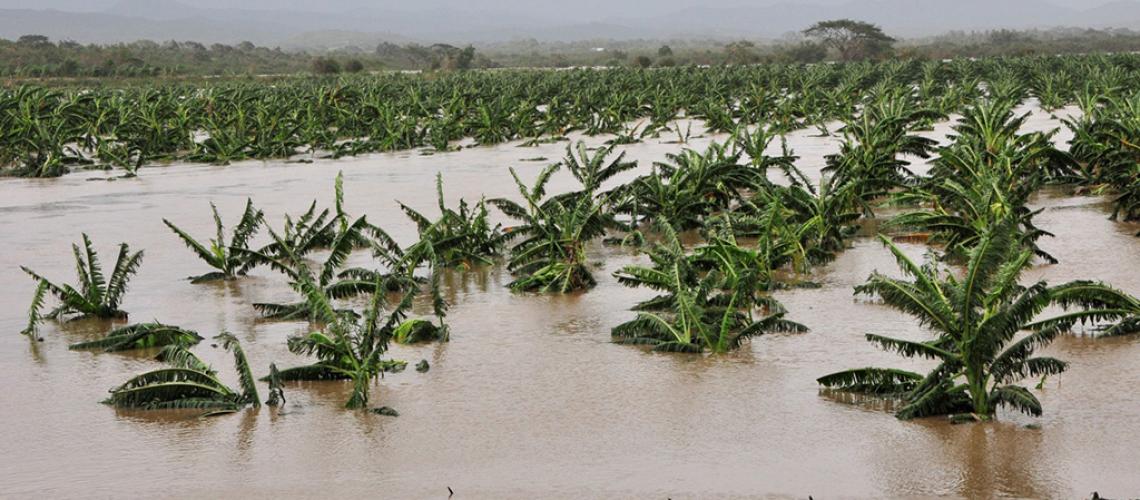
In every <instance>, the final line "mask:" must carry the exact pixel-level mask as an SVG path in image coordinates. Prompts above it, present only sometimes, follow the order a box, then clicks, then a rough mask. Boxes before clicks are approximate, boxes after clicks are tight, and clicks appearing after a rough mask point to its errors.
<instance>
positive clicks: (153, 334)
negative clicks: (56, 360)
mask: <svg viewBox="0 0 1140 500" xmlns="http://www.w3.org/2000/svg"><path fill="white" fill-rule="evenodd" d="M201 341H202V337H201V336H199V335H198V333H197V332H193V331H190V330H186V329H184V328H180V327H177V326H173V325H164V324H162V323H157V322H155V323H139V324H136V325H129V326H124V327H122V328H116V329H114V330H111V331H110V332H109V333H107V335H106V336H105V337H104V338H101V339H99V340H92V341H89V342H80V343H77V344H71V346H69V349H71V350H73V351H78V350H97V349H98V350H102V351H104V352H116V351H129V350H134V349H150V348H154V347H163V346H168V345H180V346H184V347H190V346H193V345H195V344H197V343H198V342H201Z"/></svg>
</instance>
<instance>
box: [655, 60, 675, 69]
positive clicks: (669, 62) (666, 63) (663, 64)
mask: <svg viewBox="0 0 1140 500" xmlns="http://www.w3.org/2000/svg"><path fill="white" fill-rule="evenodd" d="M657 65H658V66H661V67H662V68H672V67H673V66H676V65H677V61H675V60H673V58H672V57H663V58H661V59H658V60H657Z"/></svg>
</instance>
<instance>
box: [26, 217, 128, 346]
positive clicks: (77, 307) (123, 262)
mask: <svg viewBox="0 0 1140 500" xmlns="http://www.w3.org/2000/svg"><path fill="white" fill-rule="evenodd" d="M72 250H73V251H74V253H75V272H76V276H77V278H78V280H79V283H78V284H77V285H76V286H72V285H67V284H63V285H58V284H56V283H54V282H52V281H50V280H48V279H47V278H45V277H43V276H41V275H39V274H37V273H36V272H35V271H32V270H31V269H28V268H26V267H23V266H20V269H23V270H24V272H25V273H27V274H28V275H29V276H31V277H32V279H34V280H35V281H36V291H35V295H34V296H33V298H32V305H31V308H30V311H29V313H28V326H27V328H25V329H24V331H23V333H24V334H25V335H28V336H35V334H36V329H37V326H38V325H39V323H40V321H41V320H42V319H44V318H48V319H55V320H59V319H62V318H63V317H65V316H69V315H76V319H81V318H102V319H123V318H126V317H127V313H126V311H123V310H122V309H120V307H119V306H120V305H121V304H122V300H123V295H125V294H126V293H127V283H129V282H130V280H131V277H132V276H133V275H134V274H135V273H136V272H138V269H139V266H140V265H141V264H142V256H143V253H142V251H141V250H140V251H138V252H133V253H132V252H131V247H130V246H129V245H127V244H126V243H122V244H120V245H119V256H118V258H117V259H115V267H114V269H112V270H111V275H110V279H108V278H107V277H106V276H105V275H104V274H103V268H102V265H101V264H100V262H99V255H98V254H97V253H96V252H95V248H94V246H93V245H92V244H91V239H90V238H88V237H87V234H84V235H83V247H82V248H80V247H79V245H72ZM77 287H78V289H77ZM47 294H51V295H52V296H54V297H55V298H56V299H58V300H59V302H60V305H59V306H57V307H56V308H55V309H52V310H51V311H50V312H49V313H47V314H46V315H41V314H40V310H41V309H42V308H43V305H44V298H45V296H46V295H47Z"/></svg>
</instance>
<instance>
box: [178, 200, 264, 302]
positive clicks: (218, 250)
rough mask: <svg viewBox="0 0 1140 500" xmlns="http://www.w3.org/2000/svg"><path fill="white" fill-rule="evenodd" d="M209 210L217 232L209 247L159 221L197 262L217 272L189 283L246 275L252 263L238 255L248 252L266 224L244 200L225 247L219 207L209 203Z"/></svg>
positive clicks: (259, 212)
mask: <svg viewBox="0 0 1140 500" xmlns="http://www.w3.org/2000/svg"><path fill="white" fill-rule="evenodd" d="M210 209H211V210H212V211H213V212H214V226H215V228H216V230H217V235H216V236H215V237H214V238H212V239H210V241H209V242H208V245H203V244H202V243H199V242H198V240H195V239H194V238H193V237H192V236H190V235H189V234H187V233H186V232H185V231H183V230H182V229H179V228H178V226H175V225H174V223H172V222H170V221H168V220H166V219H162V222H163V223H165V224H166V226H167V227H169V228H170V230H171V231H174V234H177V235H178V237H179V238H181V239H182V242H183V243H185V244H186V246H187V247H189V248H190V249H191V250H193V251H194V253H195V254H197V255H198V257H199V258H201V259H202V260H203V261H204V262H205V263H206V264H208V265H209V266H210V267H213V268H214V269H217V271H214V272H211V273H206V274H203V275H200V276H192V277H191V278H190V282H191V283H204V282H207V281H216V280H231V279H234V278H237V277H238V276H243V275H245V274H246V273H247V272H249V270H250V268H251V267H252V265H253V262H251V261H250V260H249V259H248V258H247V257H246V255H245V254H243V253H241V252H242V251H243V250H248V245H249V241H250V240H251V239H252V238H253V237H254V235H256V234H257V230H258V228H259V227H261V224H262V222H264V220H265V216H264V214H263V213H262V212H261V210H256V209H254V208H253V200H250V199H247V200H246V202H245V211H244V212H243V213H242V216H241V220H240V221H239V222H238V224H237V226H236V227H234V231H233V234H232V235H231V237H230V241H229V243H226V240H225V227H224V226H223V225H222V218H221V216H219V215H218V207H216V206H214V204H213V203H210Z"/></svg>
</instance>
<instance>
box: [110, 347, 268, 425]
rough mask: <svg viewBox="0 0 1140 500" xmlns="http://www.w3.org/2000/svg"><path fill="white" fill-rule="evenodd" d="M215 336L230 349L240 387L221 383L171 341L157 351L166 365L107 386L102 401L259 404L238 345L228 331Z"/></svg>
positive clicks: (214, 408) (169, 405)
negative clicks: (108, 394) (234, 387)
mask: <svg viewBox="0 0 1140 500" xmlns="http://www.w3.org/2000/svg"><path fill="white" fill-rule="evenodd" d="M217 339H218V340H219V341H221V342H222V344H223V345H224V346H225V348H226V349H227V350H229V351H231V352H233V355H234V366H235V368H236V370H237V372H238V374H239V376H240V381H241V391H234V390H233V389H230V388H229V387H228V386H226V385H225V384H224V383H222V382H221V381H220V380H219V379H218V378H217V373H216V372H214V370H212V369H211V368H210V367H209V366H208V365H206V364H205V363H203V362H202V360H201V359H198V357H197V356H195V355H194V354H193V353H191V352H190V351H189V350H187V348H186V346H184V345H180V344H174V345H170V346H167V347H166V348H164V349H163V351H162V352H161V353H160V354H159V360H160V361H164V362H166V363H167V364H168V365H170V366H168V367H166V368H160V369H158V370H153V371H149V372H146V373H143V374H141V375H138V376H135V377H132V378H131V379H130V380H128V381H126V382H124V383H123V384H122V385H120V386H118V387H116V388H114V389H111V396H110V397H108V398H107V399H106V400H105V401H103V403H105V404H108V405H111V406H114V407H117V408H134V409H143V410H207V411H208V412H209V414H217V413H219V412H222V413H227V412H235V411H238V410H240V409H241V408H243V407H245V406H248V405H253V406H258V405H260V404H261V403H260V401H259V400H258V398H257V387H256V385H255V383H254V380H253V377H252V375H251V374H250V372H249V363H248V362H247V361H246V358H245V353H244V352H243V351H242V349H241V345H240V344H239V343H238V341H237V339H235V338H234V337H233V336H232V335H230V334H221V335H219V336H218V337H217Z"/></svg>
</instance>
